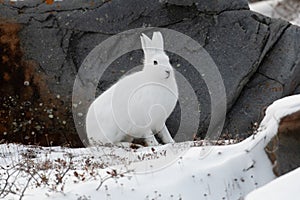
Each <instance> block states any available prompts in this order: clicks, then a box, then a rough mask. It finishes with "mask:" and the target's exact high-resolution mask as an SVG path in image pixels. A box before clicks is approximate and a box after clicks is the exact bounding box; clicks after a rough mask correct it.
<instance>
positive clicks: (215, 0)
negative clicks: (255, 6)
mask: <svg viewBox="0 0 300 200" xmlns="http://www.w3.org/2000/svg"><path fill="white" fill-rule="evenodd" d="M161 2H165V3H169V4H173V5H179V6H192V5H195V6H196V7H197V9H198V10H199V11H200V12H205V13H207V14H209V13H220V12H223V11H229V10H243V9H247V10H248V9H249V6H248V1H247V0H241V1H236V0H228V1H222V0H211V1H203V0H187V1H180V0H162V1H161Z"/></svg>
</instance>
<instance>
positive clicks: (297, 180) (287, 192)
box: [246, 167, 300, 200]
mask: <svg viewBox="0 0 300 200" xmlns="http://www.w3.org/2000/svg"><path fill="white" fill-rule="evenodd" d="M299 188H300V167H299V168H298V169H296V170H294V171H292V172H290V173H288V174H285V175H283V176H281V177H279V178H277V179H276V180H274V181H272V182H270V183H268V184H267V185H265V186H263V187H261V188H259V189H257V190H254V191H253V192H251V193H250V194H249V195H247V197H246V200H265V199H272V200H282V199H286V200H294V199H295V200H296V199H300V191H299Z"/></svg>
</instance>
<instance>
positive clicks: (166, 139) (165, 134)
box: [157, 125, 175, 144]
mask: <svg viewBox="0 0 300 200" xmlns="http://www.w3.org/2000/svg"><path fill="white" fill-rule="evenodd" d="M157 134H158V136H159V137H160V139H161V140H162V141H163V143H165V144H167V143H175V141H174V140H173V138H172V137H171V135H170V133H169V131H168V128H167V126H166V125H164V127H163V128H162V130H160V131H159V132H158V133H157Z"/></svg>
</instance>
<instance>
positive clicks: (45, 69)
mask: <svg viewBox="0 0 300 200" xmlns="http://www.w3.org/2000/svg"><path fill="white" fill-rule="evenodd" d="M0 19H1V22H0V34H1V35H0V37H1V39H0V58H1V60H0V61H1V63H2V64H1V68H0V72H1V73H0V77H1V79H0V84H1V88H0V90H1V92H2V94H1V97H0V98H1V105H0V111H1V115H0V120H1V121H0V134H1V135H0V138H1V139H3V141H19V142H23V143H31V144H34V143H39V144H42V145H50V143H51V144H53V145H59V144H60V145H63V144H69V145H71V146H80V145H82V144H81V141H80V139H79V137H78V136H77V133H76V130H75V128H74V124H73V119H72V111H71V108H72V102H71V98H72V89H73V83H74V80H75V77H76V74H77V71H78V69H79V67H80V66H81V63H82V62H83V60H84V59H85V57H86V56H87V55H88V54H89V52H90V51H91V50H92V49H93V48H94V47H95V46H97V45H98V44H99V43H101V42H102V41H104V40H105V39H107V38H109V37H110V36H112V35H114V34H117V33H119V32H122V31H126V30H128V29H133V28H140V27H145V26H152V27H164V28H168V29H173V30H176V31H179V32H182V33H184V34H186V35H188V36H189V37H191V38H193V39H194V40H196V41H197V42H199V44H200V45H202V46H203V47H204V48H205V50H206V51H207V52H208V53H209V54H210V56H211V57H212V58H213V60H214V62H215V63H216V65H217V67H218V69H219V71H220V74H221V75H222V77H223V81H224V85H225V88H226V93H227V99H226V100H227V109H228V119H227V121H226V123H225V127H224V131H223V133H224V137H226V136H227V135H228V134H229V135H232V136H233V135H239V136H246V135H248V134H250V133H251V130H252V125H251V124H252V123H254V122H257V121H259V120H260V119H261V116H262V113H263V109H264V107H265V106H267V105H269V104H270V103H271V102H273V101H274V100H276V99H278V98H281V97H283V96H286V95H289V94H292V93H293V92H294V91H295V89H296V86H297V85H299V82H300V66H299V60H300V53H299V52H300V45H299V39H298V38H299V37H300V28H298V27H296V26H292V25H290V24H289V23H287V22H285V21H282V20H275V19H269V18H267V17H263V16H261V15H259V14H256V13H253V12H251V11H249V9H248V3H247V1H246V0H242V1H238V0H230V1H226V0H218V1H204V0H189V1H184V3H183V1H177V0H165V1H158V0H155V1H146V0H140V1H135V0H127V1H124V0H113V1H76V2H75V1H74V2H73V1H62V2H52V1H46V2H44V1H41V0H28V1H17V2H9V1H4V2H3V3H1V4H0ZM8 29H9V30H8ZM11 29H12V30H11ZM10 37H11V38H10ZM5 38H8V40H9V42H7V41H5ZM5 49H8V50H5ZM16 50H17V53H15V51H16ZM170 57H171V60H172V62H173V63H174V65H176V66H180V67H176V70H177V71H178V72H180V73H181V74H182V75H183V76H184V77H186V78H187V79H188V81H189V82H190V83H191V85H192V86H193V89H194V91H195V93H196V94H197V97H198V99H199V101H200V105H201V108H200V110H201V118H200V123H199V124H200V126H199V130H198V132H197V133H198V135H199V136H204V135H205V133H206V131H207V127H208V124H209V120H210V97H209V91H208V89H207V86H206V84H205V82H204V81H203V80H202V79H201V76H198V75H195V74H196V73H195V71H194V70H193V66H191V64H189V63H188V62H186V61H185V60H184V59H182V58H180V57H179V56H177V55H172V54H170ZM141 58H142V54H141V51H134V52H131V53H128V54H125V55H124V56H122V57H120V58H118V59H117V60H116V61H115V62H113V63H112V64H111V65H110V67H109V69H108V70H106V72H105V76H103V77H102V78H101V80H100V82H99V91H98V94H100V93H101V92H102V91H104V90H105V89H106V88H107V87H109V86H110V85H111V84H112V83H114V82H115V81H116V80H118V79H119V78H120V77H121V76H122V75H124V74H125V73H126V72H127V71H128V70H130V69H131V68H133V67H134V66H136V65H139V64H141V62H140V60H141ZM7 59H8V60H7ZM298 91H299V89H298ZM11 98H13V99H16V100H10V99H11ZM7 101H9V102H10V103H6V102H7ZM25 102H27V103H28V105H27V104H26V103H25ZM23 104H24V105H25V104H26V105H27V106H24V105H23ZM73 106H77V105H73ZM24 109H25V110H24ZM35 109H37V111H35ZM23 110H24V111H23ZM78 114H81V113H78ZM82 115H83V116H82V117H84V113H83V114H82ZM179 117H180V108H179V107H177V108H176V109H175V111H174V113H173V114H172V115H171V117H170V118H169V119H168V121H167V126H168V127H169V130H170V132H171V133H172V134H173V135H174V134H175V133H176V131H177V129H178V126H179V124H178V118H179ZM32 118H33V119H32ZM24 127H25V128H24ZM185 133H186V134H185V135H186V137H185V138H182V140H191V139H193V135H194V134H195V133H191V130H189V129H188V128H187V129H186V130H185Z"/></svg>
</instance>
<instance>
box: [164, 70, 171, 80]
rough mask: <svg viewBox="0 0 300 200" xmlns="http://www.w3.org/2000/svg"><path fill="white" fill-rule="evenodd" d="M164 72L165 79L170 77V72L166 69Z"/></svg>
mask: <svg viewBox="0 0 300 200" xmlns="http://www.w3.org/2000/svg"><path fill="white" fill-rule="evenodd" d="M165 72H166V73H167V76H166V79H168V78H169V77H170V74H171V72H170V71H168V70H166V71H165Z"/></svg>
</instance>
